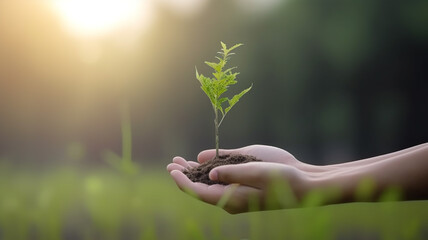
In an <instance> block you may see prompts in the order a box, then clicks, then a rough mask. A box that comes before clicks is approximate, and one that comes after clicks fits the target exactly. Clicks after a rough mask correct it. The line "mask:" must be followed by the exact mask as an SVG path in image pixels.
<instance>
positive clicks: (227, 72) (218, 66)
mask: <svg viewBox="0 0 428 240" xmlns="http://www.w3.org/2000/svg"><path fill="white" fill-rule="evenodd" d="M242 45H243V44H235V45H234V46H232V47H230V48H227V46H226V44H225V43H223V42H221V46H222V48H221V51H220V52H218V54H219V56H216V59H217V60H218V62H208V61H206V62H205V64H207V65H208V66H209V67H211V68H212V69H213V70H214V72H213V73H212V75H213V77H211V78H210V77H206V76H204V75H202V74H199V73H198V70H197V69H196V78H197V79H198V80H199V82H200V83H201V88H202V90H203V91H204V92H205V94H206V95H207V96H208V98H209V99H210V101H211V104H212V107H213V109H214V112H215V113H216V114H217V111H220V112H221V114H222V118H221V120H220V122H219V125H220V124H221V123H222V122H223V119H224V117H225V116H226V114H227V113H228V112H229V111H230V109H232V107H233V106H235V104H236V103H237V102H238V101H239V99H240V98H241V97H242V96H244V95H245V94H246V93H247V92H248V91H250V90H251V88H252V86H250V87H249V88H247V89H245V90H243V91H242V92H240V93H238V94H236V95H235V96H233V97H232V98H227V97H221V95H222V94H223V93H225V92H226V91H227V90H228V88H229V86H231V85H234V84H236V83H237V81H236V76H237V75H238V74H239V72H233V70H234V69H236V67H232V68H225V66H226V64H227V62H228V60H229V59H230V56H232V55H233V54H234V53H233V52H232V51H233V50H235V49H236V48H238V47H240V46H242ZM225 103H227V104H225ZM223 105H226V106H227V107H226V106H225V107H223Z"/></svg>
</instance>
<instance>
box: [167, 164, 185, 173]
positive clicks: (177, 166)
mask: <svg viewBox="0 0 428 240" xmlns="http://www.w3.org/2000/svg"><path fill="white" fill-rule="evenodd" d="M166 170H167V171H168V172H172V171H174V170H178V171H181V172H182V171H184V170H186V168H185V167H183V166H181V165H180V164H177V163H170V164H168V166H166Z"/></svg>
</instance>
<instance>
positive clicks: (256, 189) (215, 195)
mask: <svg viewBox="0 0 428 240" xmlns="http://www.w3.org/2000/svg"><path fill="white" fill-rule="evenodd" d="M225 154H244V155H252V156H254V157H256V158H258V159H260V160H262V161H261V162H249V163H244V164H238V165H224V166H220V167H216V168H214V169H213V170H211V172H210V175H209V177H210V179H211V180H218V181H221V182H225V183H228V184H229V185H219V184H214V185H207V184H204V183H199V182H192V181H191V180H190V179H189V178H187V176H186V175H185V174H184V173H183V171H184V170H186V169H190V168H193V167H195V166H198V165H199V163H197V162H193V161H186V160H185V159H184V158H182V157H175V158H174V159H173V163H171V164H169V165H168V166H167V170H168V171H169V172H170V174H171V176H172V178H173V179H174V181H175V182H176V184H177V186H178V187H179V188H180V189H181V190H182V191H184V192H187V193H190V194H191V195H193V196H196V197H197V198H198V199H200V200H201V201H204V202H206V203H209V204H213V205H220V207H222V208H223V209H225V210H226V211H227V212H229V213H241V212H247V211H250V210H267V209H276V208H286V207H295V206H294V205H293V203H290V202H287V203H284V202H282V203H280V199H267V196H268V195H269V189H270V188H269V187H270V186H271V184H272V183H273V182H274V181H276V182H278V180H279V181H280V182H283V183H286V184H285V185H287V186H288V187H289V189H288V190H291V192H290V193H291V194H293V195H294V196H296V197H297V198H300V197H301V196H302V195H303V193H304V192H305V189H306V188H307V183H308V180H309V179H308V176H307V174H306V172H305V171H304V170H303V169H304V168H305V167H306V164H303V163H302V162H300V161H298V160H297V159H296V158H295V157H294V156H293V155H291V154H290V153H288V152H287V151H285V150H282V149H280V148H276V147H271V146H264V145H253V146H248V147H243V148H240V149H234V150H220V155H225ZM214 156H215V150H206V151H203V152H201V153H200V154H199V155H198V161H199V162H200V163H203V162H206V161H208V160H210V159H212V158H213V157H214ZM283 185H284V184H283ZM285 185H284V186H285ZM270 198H271V197H270ZM268 201H269V202H270V203H271V204H267V202H268ZM272 202H276V203H274V204H272ZM254 203H256V205H257V206H254Z"/></svg>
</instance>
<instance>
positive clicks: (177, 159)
mask: <svg viewBox="0 0 428 240" xmlns="http://www.w3.org/2000/svg"><path fill="white" fill-rule="evenodd" d="M172 162H173V163H176V164H179V165H181V166H183V167H184V168H191V167H190V165H189V164H188V163H187V161H186V160H185V159H184V158H182V157H174V158H173V159H172Z"/></svg>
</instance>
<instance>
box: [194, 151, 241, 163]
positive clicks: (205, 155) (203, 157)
mask: <svg viewBox="0 0 428 240" xmlns="http://www.w3.org/2000/svg"><path fill="white" fill-rule="evenodd" d="M234 152H236V150H235V149H233V150H225V149H220V150H219V155H220V156H221V155H227V154H232V153H234ZM215 155H216V153H215V149H209V150H204V151H202V152H200V153H199V154H198V162H200V163H204V162H206V161H209V160H211V159H213V158H214V157H215Z"/></svg>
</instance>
